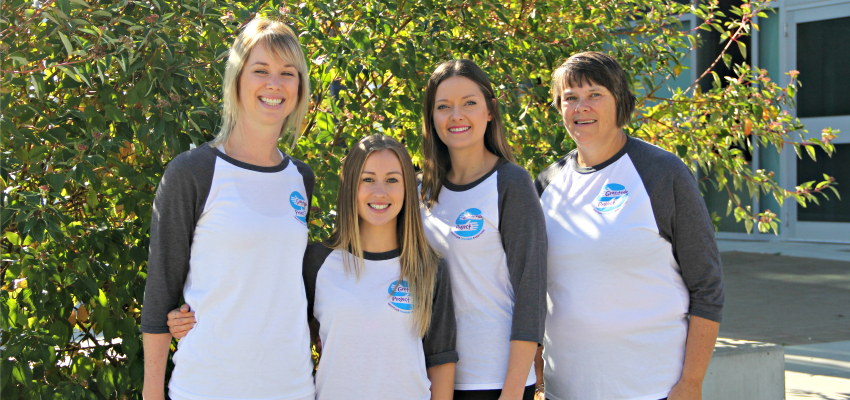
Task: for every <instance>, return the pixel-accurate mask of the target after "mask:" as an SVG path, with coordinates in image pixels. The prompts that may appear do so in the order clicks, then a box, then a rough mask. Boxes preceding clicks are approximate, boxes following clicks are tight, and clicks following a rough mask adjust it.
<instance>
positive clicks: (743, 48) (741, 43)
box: [738, 40, 747, 60]
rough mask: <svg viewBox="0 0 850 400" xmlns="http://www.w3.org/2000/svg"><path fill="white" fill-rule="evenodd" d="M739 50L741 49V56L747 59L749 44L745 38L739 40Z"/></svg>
mask: <svg viewBox="0 0 850 400" xmlns="http://www.w3.org/2000/svg"><path fill="white" fill-rule="evenodd" d="M738 50H740V51H741V56H742V57H744V59H745V60H746V59H747V45H746V43H744V41H743V40H739V41H738Z"/></svg>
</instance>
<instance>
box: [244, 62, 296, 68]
mask: <svg viewBox="0 0 850 400" xmlns="http://www.w3.org/2000/svg"><path fill="white" fill-rule="evenodd" d="M255 65H265V66H266V67H268V66H269V63H267V62H263V61H254V63H253V64H251V66H252V67H253V66H255ZM283 67H284V68H295V66H294V65H292V64H286V65H284V66H283Z"/></svg>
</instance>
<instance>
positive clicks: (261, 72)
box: [254, 69, 268, 75]
mask: <svg viewBox="0 0 850 400" xmlns="http://www.w3.org/2000/svg"><path fill="white" fill-rule="evenodd" d="M254 73H255V74H263V75H265V74H267V73H268V72H267V71H266V70H264V69H258V70H255V71H254Z"/></svg>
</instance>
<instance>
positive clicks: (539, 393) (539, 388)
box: [534, 345, 546, 400]
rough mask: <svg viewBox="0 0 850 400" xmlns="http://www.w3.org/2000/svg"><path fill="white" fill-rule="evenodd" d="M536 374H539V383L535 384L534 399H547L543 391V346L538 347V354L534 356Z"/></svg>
mask: <svg viewBox="0 0 850 400" xmlns="http://www.w3.org/2000/svg"><path fill="white" fill-rule="evenodd" d="M534 374H535V375H537V383H536V384H535V385H534V400H545V399H546V395H545V393H544V392H543V387H544V386H543V384H544V383H543V346H542V345H541V346H538V347H537V354H536V355H535V356H534Z"/></svg>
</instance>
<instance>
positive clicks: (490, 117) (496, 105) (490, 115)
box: [487, 97, 499, 121]
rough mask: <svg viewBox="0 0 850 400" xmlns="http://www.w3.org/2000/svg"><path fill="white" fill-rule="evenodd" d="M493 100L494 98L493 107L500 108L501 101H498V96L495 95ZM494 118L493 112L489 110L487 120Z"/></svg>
mask: <svg viewBox="0 0 850 400" xmlns="http://www.w3.org/2000/svg"><path fill="white" fill-rule="evenodd" d="M492 100H493V108H494V109H495V108H498V107H499V103H498V102H496V98H495V97H494V98H493V99H492ZM492 120H493V113H491V112H490V111H489V110H488V111H487V121H492Z"/></svg>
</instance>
